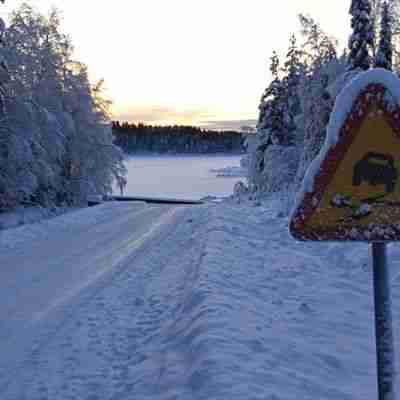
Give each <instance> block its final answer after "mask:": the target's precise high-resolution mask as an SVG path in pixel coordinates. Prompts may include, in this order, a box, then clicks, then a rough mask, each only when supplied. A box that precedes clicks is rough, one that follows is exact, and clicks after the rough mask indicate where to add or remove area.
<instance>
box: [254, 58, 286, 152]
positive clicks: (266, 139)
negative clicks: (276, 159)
mask: <svg viewBox="0 0 400 400" xmlns="http://www.w3.org/2000/svg"><path fill="white" fill-rule="evenodd" d="M279 64H280V63H279V58H278V55H277V54H276V52H275V51H274V52H273V55H272V57H271V65H270V72H271V75H272V78H273V79H272V82H271V83H270V85H269V86H268V87H267V88H266V89H265V91H264V93H263V95H262V97H261V102H260V106H259V111H260V113H259V118H258V124H257V132H258V134H259V139H260V146H262V147H263V148H264V149H265V148H266V147H267V146H268V145H269V144H272V143H277V142H279V141H280V139H279V138H280V136H281V134H282V130H283V115H282V101H281V100H282V95H283V83H282V81H281V79H280V78H279V69H280V68H279Z"/></svg>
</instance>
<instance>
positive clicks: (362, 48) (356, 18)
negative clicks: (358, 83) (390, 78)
mask: <svg viewBox="0 0 400 400" xmlns="http://www.w3.org/2000/svg"><path fill="white" fill-rule="evenodd" d="M350 14H351V27H352V30H353V32H352V34H351V36H350V39H349V50H350V52H349V58H348V63H349V66H348V69H349V70H354V69H358V68H360V69H362V70H367V69H369V68H370V67H371V64H372V59H371V52H372V48H373V45H374V28H373V25H372V21H371V4H370V1H369V0H352V1H351V6H350Z"/></svg>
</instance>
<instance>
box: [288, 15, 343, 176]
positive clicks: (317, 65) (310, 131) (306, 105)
mask: <svg viewBox="0 0 400 400" xmlns="http://www.w3.org/2000/svg"><path fill="white" fill-rule="evenodd" d="M300 23H301V26H302V35H303V38H304V45H303V52H304V53H305V54H306V56H307V73H306V74H305V76H303V78H302V80H301V85H300V88H299V91H298V95H299V100H300V107H301V115H300V116H299V122H298V130H299V133H298V135H299V136H300V137H301V140H302V141H301V142H300V143H299V147H298V151H299V154H300V155H299V157H300V160H299V166H298V171H297V174H296V180H297V182H300V181H301V180H302V178H303V176H304V173H305V171H306V169H307V168H308V166H309V164H310V162H311V161H312V160H313V159H314V157H315V156H316V155H317V153H318V151H319V150H320V148H321V146H322V143H323V141H324V139H325V134H326V125H327V123H328V120H329V116H330V113H331V110H332V107H333V103H334V96H332V95H331V94H330V93H329V90H328V88H329V86H330V85H331V84H332V83H333V82H334V81H335V80H336V78H337V77H338V76H339V75H341V74H342V73H343V72H344V71H345V69H346V65H345V62H344V60H339V59H338V57H337V54H336V45H337V43H336V41H335V40H333V39H332V38H330V37H329V36H328V35H327V34H326V33H325V32H323V30H322V29H321V27H320V26H319V24H318V23H317V22H315V21H314V20H313V19H312V18H310V17H306V16H303V15H300Z"/></svg>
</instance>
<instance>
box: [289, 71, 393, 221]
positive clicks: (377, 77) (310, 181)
mask: <svg viewBox="0 0 400 400" xmlns="http://www.w3.org/2000/svg"><path fill="white" fill-rule="evenodd" d="M370 84H381V85H383V86H385V87H386V88H387V91H388V92H389V93H390V96H389V97H388V99H390V103H389V105H390V104H391V105H392V106H393V104H396V105H400V80H399V78H398V77H397V76H396V75H395V74H393V73H392V72H390V71H388V70H386V69H383V68H375V69H371V70H368V71H365V72H360V73H359V74H358V75H356V76H355V77H354V78H353V79H351V80H350V82H349V83H347V85H346V86H345V87H344V88H343V89H342V91H341V92H340V93H339V95H338V96H337V98H336V101H335V105H334V108H333V111H332V114H331V116H330V119H329V123H328V126H327V131H326V138H325V142H324V145H323V147H322V148H321V150H320V152H319V154H318V156H317V157H316V158H315V159H314V160H313V162H312V163H311V164H310V166H309V168H308V170H307V172H306V174H305V176H304V179H303V183H302V188H301V190H300V191H299V194H298V196H297V200H296V202H295V207H294V209H293V211H292V216H294V213H295V212H296V210H297V208H298V207H299V205H300V203H301V202H302V200H303V199H304V197H305V194H306V193H312V192H313V191H314V181H315V177H316V176H317V175H318V173H319V172H320V169H321V164H322V162H323V161H324V159H325V158H326V155H327V154H328V152H329V150H330V149H331V148H332V147H334V146H335V145H336V144H337V142H338V140H339V134H340V130H341V128H342V126H343V124H344V123H345V121H346V118H347V117H348V115H349V114H350V112H351V111H352V108H353V105H354V102H355V100H356V99H357V97H358V96H359V95H360V94H361V92H362V91H363V90H365V89H366V88H367V86H369V85H370Z"/></svg>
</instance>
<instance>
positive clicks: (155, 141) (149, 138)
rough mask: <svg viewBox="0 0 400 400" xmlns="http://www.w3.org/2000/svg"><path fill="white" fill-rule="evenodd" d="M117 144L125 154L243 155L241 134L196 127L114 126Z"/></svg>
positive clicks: (117, 122)
mask: <svg viewBox="0 0 400 400" xmlns="http://www.w3.org/2000/svg"><path fill="white" fill-rule="evenodd" d="M112 129H113V134H114V137H115V144H116V145H118V146H120V147H121V148H122V150H123V151H124V152H125V153H135V152H155V153H241V152H243V151H244V146H243V140H244V138H243V137H242V134H241V133H240V132H236V131H211V130H205V129H201V128H198V127H194V126H183V125H182V126H181V125H173V126H153V125H145V124H142V123H139V124H130V123H128V122H123V123H120V122H119V121H114V122H113V124H112Z"/></svg>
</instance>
